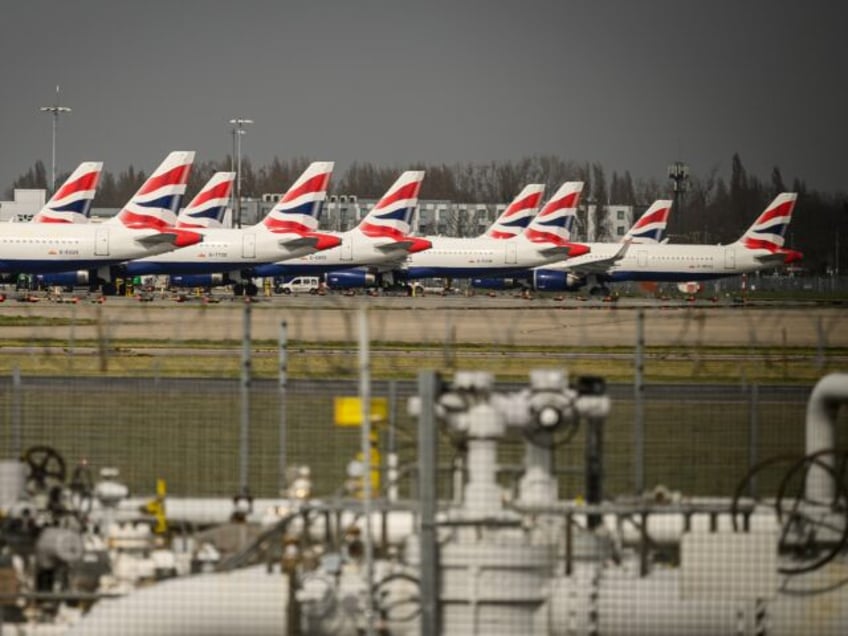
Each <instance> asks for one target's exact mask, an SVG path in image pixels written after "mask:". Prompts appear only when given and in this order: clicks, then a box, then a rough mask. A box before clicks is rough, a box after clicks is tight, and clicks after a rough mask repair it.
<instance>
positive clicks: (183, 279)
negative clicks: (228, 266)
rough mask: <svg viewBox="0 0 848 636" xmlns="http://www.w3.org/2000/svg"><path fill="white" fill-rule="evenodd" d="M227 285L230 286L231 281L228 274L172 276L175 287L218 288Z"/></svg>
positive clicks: (172, 283)
mask: <svg viewBox="0 0 848 636" xmlns="http://www.w3.org/2000/svg"><path fill="white" fill-rule="evenodd" d="M227 284H229V281H228V280H227V275H226V274H192V275H187V276H171V285H172V286H174V287H216V286H218V285H227Z"/></svg>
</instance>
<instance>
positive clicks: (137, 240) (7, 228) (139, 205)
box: [0, 151, 203, 274]
mask: <svg viewBox="0 0 848 636" xmlns="http://www.w3.org/2000/svg"><path fill="white" fill-rule="evenodd" d="M193 160H194V152H188V151H186V152H173V153H171V154H170V155H168V157H167V158H166V159H165V161H164V162H162V164H161V165H160V166H159V168H157V169H156V171H155V172H154V173H153V174H152V175H151V177H150V178H149V179H148V180H147V181H146V182H145V183H144V185H142V187H141V188H140V189H139V191H138V192H137V193H136V194H135V195H134V196H133V198H132V199H131V200H130V201H129V202H128V203H127V205H126V206H125V207H124V208H123V209H122V210H121V211H120V212H119V213H118V215H117V216H116V217H114V218H112V219H110V220H109V221H107V222H105V223H99V224H95V223H2V224H0V272H4V273H12V274H20V273H29V274H36V273H44V272H66V271H68V270H69V269H92V268H94V269H97V268H101V267H104V266H107V265H113V264H115V263H120V262H122V261H126V260H129V259H132V258H139V257H142V256H145V255H149V254H160V253H162V252H166V251H169V250H173V249H175V248H177V247H185V246H188V245H193V244H195V243H198V242H200V241H201V240H202V238H203V237H202V236H201V235H200V234H198V233H197V232H193V231H191V230H187V229H178V228H176V227H174V223H175V222H176V214H175V213H174V209H175V208H176V206H177V205H178V204H179V200H180V198H181V197H182V195H183V193H184V192H185V187H186V180H187V178H188V172H189V169H190V168H191V164H192V161H193ZM60 193H61V189H60V191H59V192H58V193H57V194H60Z"/></svg>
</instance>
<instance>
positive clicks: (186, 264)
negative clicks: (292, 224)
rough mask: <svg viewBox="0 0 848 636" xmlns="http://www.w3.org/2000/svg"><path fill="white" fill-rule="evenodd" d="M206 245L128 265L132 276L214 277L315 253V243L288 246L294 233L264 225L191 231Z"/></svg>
mask: <svg viewBox="0 0 848 636" xmlns="http://www.w3.org/2000/svg"><path fill="white" fill-rule="evenodd" d="M192 231H195V232H197V233H199V234H201V235H202V236H203V242H202V243H197V244H195V245H190V246H188V247H183V248H180V249H178V250H174V251H172V252H168V253H167V254H161V255H158V256H151V257H147V258H141V259H137V260H134V261H132V262H130V263H127V264H126V270H127V273H128V274H130V275H133V276H143V275H146V274H212V273H220V272H230V271H236V270H241V269H247V268H252V267H254V266H256V265H260V264H263V263H273V262H275V261H280V260H285V259H289V258H296V257H298V256H303V255H305V254H309V253H311V252H314V251H315V247H314V244H301V245H297V244H294V243H292V244H287V242H288V241H292V240H294V239H297V238H298V236H297V235H296V234H292V233H276V234H275V233H274V232H271V231H269V230H268V229H267V228H265V227H264V226H261V225H257V226H253V227H248V228H244V229H238V228H235V229H232V228H192Z"/></svg>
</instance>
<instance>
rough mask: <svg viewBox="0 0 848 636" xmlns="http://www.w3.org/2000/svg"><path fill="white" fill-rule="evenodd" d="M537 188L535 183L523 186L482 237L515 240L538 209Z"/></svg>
mask: <svg viewBox="0 0 848 636" xmlns="http://www.w3.org/2000/svg"><path fill="white" fill-rule="evenodd" d="M539 187H540V186H539V184H535V183H533V184H530V185H528V186H525V187H524V189H523V190H522V191H521V192H519V193H518V196H517V197H515V199H513V200H512V202H510V204H509V205H508V206H506V209H504V211H503V212H501V215H500V216H499V217H498V218H497V219H495V222H494V223H492V225H491V226H489V228H488V229H487V230H486V231H485V232H484V233H483V234H482V236H484V237H488V238H497V239H509V238H515V237H516V236H518V235H519V234H521V233H522V232H523V231H524V230H526V229H527V226H528V225H530V221H532V220H533V217H534V216H535V215H536V211H537V210H538V209H539V201H538V197H537V193H539V192H540V190H539ZM539 196H541V195H539Z"/></svg>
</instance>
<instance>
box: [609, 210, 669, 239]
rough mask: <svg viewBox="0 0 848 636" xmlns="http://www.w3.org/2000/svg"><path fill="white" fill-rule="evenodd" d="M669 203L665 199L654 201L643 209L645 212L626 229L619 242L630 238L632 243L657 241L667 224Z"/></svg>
mask: <svg viewBox="0 0 848 636" xmlns="http://www.w3.org/2000/svg"><path fill="white" fill-rule="evenodd" d="M671 203H672V202H671V201H670V200H667V199H660V200H658V201H654V203H653V204H652V205H651V207H649V208H648V209H647V210H645V213H644V214H642V216H640V217H639V218H638V219H637V220H636V222H635V223H634V224H633V226H632V227H631V228H630V229H629V230H627V234H625V235H624V236H623V237H622V239H621V242H622V243H623V242H624V241H627V240H630V241H631V242H633V243H659V242H660V241H661V240H662V235H663V232H665V228H666V225H668V215H669V213H670V212H671Z"/></svg>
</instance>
